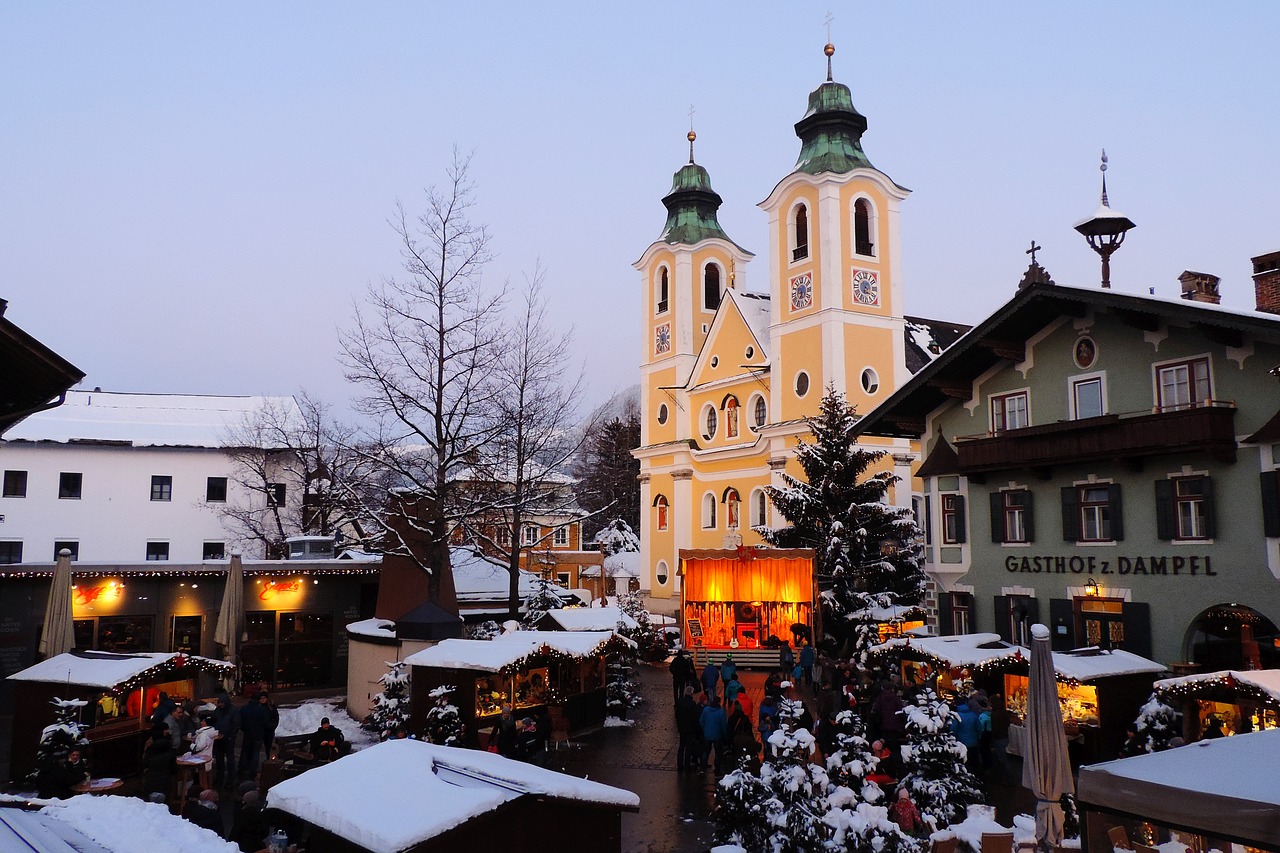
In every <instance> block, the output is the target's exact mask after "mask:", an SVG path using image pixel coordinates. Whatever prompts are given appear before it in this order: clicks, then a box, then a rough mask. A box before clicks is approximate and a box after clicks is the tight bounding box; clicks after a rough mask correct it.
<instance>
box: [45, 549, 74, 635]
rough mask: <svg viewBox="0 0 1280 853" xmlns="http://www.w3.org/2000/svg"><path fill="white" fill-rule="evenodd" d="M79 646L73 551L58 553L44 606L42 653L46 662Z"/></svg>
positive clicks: (65, 550) (66, 550)
mask: <svg viewBox="0 0 1280 853" xmlns="http://www.w3.org/2000/svg"><path fill="white" fill-rule="evenodd" d="M75 644H76V631H75V625H74V624H73V623H72V621H71V551H69V550H68V549H66V548H63V549H62V550H61V551H59V552H58V562H57V565H55V566H54V569H53V585H52V586H51V587H50V588H49V600H48V601H47V602H45V605H44V630H42V631H41V632H40V654H42V655H43V656H44V658H45V659H46V660H48V659H49V658H51V657H53V656H54V655H60V654H62V653H64V652H69V651H71V649H72V648H73V647H74V646H75Z"/></svg>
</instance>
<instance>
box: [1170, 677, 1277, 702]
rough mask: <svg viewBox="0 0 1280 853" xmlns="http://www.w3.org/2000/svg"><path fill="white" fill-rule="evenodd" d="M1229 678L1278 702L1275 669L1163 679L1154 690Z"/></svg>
mask: <svg viewBox="0 0 1280 853" xmlns="http://www.w3.org/2000/svg"><path fill="white" fill-rule="evenodd" d="M1227 676H1231V677H1232V678H1234V679H1235V680H1236V681H1238V682H1241V683H1243V684H1248V685H1251V686H1253V687H1256V688H1257V689H1258V690H1260V691H1261V692H1263V693H1266V694H1268V695H1270V696H1271V697H1272V698H1273V699H1275V700H1276V701H1277V702H1280V670H1276V669H1257V670H1247V671H1240V672H1237V671H1236V670H1233V669H1232V670H1225V669H1224V670H1222V671H1221V672H1199V673H1196V674H1195V675H1183V676H1179V677H1178V678H1164V679H1161V680H1160V681H1157V682H1156V683H1155V685H1154V688H1155V689H1156V690H1157V691H1159V690H1167V689H1169V688H1170V687H1179V686H1181V685H1184V684H1195V683H1196V682H1200V681H1216V680H1218V679H1221V678H1226V677H1227Z"/></svg>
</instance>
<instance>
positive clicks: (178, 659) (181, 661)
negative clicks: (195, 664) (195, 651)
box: [173, 652, 187, 669]
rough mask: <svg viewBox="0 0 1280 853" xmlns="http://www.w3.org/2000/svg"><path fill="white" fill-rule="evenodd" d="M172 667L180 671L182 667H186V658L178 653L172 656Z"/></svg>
mask: <svg viewBox="0 0 1280 853" xmlns="http://www.w3.org/2000/svg"><path fill="white" fill-rule="evenodd" d="M173 665H174V666H175V667H177V668H178V669H181V668H182V667H184V666H186V665H187V656H186V655H184V654H183V653H182V652H178V653H177V654H176V655H174V656H173Z"/></svg>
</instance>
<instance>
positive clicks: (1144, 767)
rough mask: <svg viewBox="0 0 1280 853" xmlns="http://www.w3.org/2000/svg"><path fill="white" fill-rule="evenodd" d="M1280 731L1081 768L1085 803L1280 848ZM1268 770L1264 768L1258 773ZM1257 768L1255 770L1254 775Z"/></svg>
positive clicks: (1221, 739)
mask: <svg viewBox="0 0 1280 853" xmlns="http://www.w3.org/2000/svg"><path fill="white" fill-rule="evenodd" d="M1277 764H1280V730H1275V729H1272V730H1270V731H1265V732H1253V733H1252V734H1246V735H1236V736H1235V737H1224V738H1216V739H1214V738H1211V739H1209V740H1202V741H1198V742H1196V743H1193V744H1190V745H1188V746H1180V747H1177V748H1176V749H1167V750H1164V751H1163V752H1153V753H1150V754H1147V755H1139V756H1135V757H1133V758H1122V759H1120V760H1118V761H1107V762H1104V763H1102V764H1094V765H1090V766H1088V767H1082V768H1080V782H1079V786H1078V788H1079V793H1078V797H1079V800H1080V802H1081V804H1082V805H1083V804H1088V805H1094V806H1098V807H1101V808H1105V809H1108V810H1110V811H1121V812H1128V813H1130V814H1133V815H1137V816H1139V817H1142V818H1146V819H1149V820H1154V821H1157V822H1160V823H1167V824H1172V825H1174V826H1178V827H1186V828H1189V829H1195V830H1198V831H1201V832H1205V833H1208V834H1209V835H1212V836H1217V837H1220V838H1228V839H1235V840H1238V841H1241V842H1246V843H1250V844H1253V845H1258V846H1265V847H1268V848H1270V849H1272V850H1275V849H1280V821H1277V820H1276V815H1277V813H1280V775H1277V774H1276V773H1274V772H1270V771H1269V770H1267V769H1266V768H1274V767H1275V766H1277ZM1257 768H1263V769H1257ZM1251 770H1252V771H1254V772H1251Z"/></svg>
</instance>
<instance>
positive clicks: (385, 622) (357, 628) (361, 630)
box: [347, 619, 396, 640]
mask: <svg viewBox="0 0 1280 853" xmlns="http://www.w3.org/2000/svg"><path fill="white" fill-rule="evenodd" d="M347 633H349V634H359V635H360V636H362V637H390V638H391V639H393V640H394V639H395V637H396V623H395V622H392V621H391V620H390V619H362V620H360V621H359V622H352V623H351V624H350V625H348V626H347Z"/></svg>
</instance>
